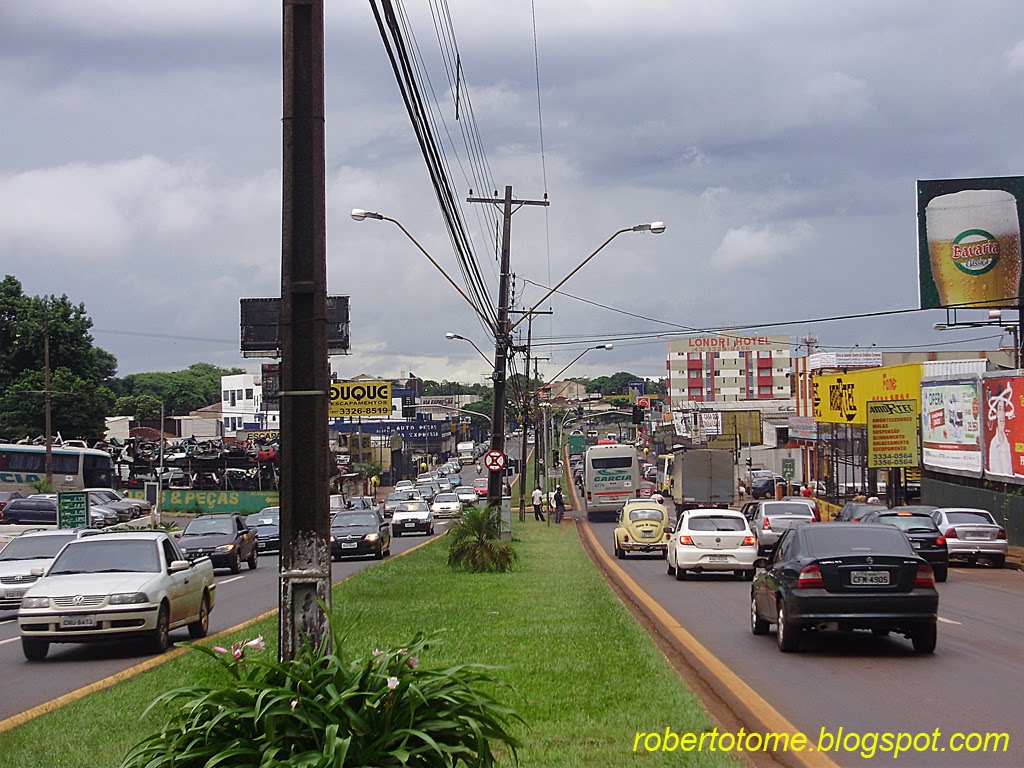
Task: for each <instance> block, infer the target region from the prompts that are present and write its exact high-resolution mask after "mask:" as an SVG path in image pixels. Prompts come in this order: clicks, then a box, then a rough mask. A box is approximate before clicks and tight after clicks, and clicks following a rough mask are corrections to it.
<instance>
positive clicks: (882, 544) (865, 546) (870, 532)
mask: <svg viewBox="0 0 1024 768" xmlns="http://www.w3.org/2000/svg"><path fill="white" fill-rule="evenodd" d="M802 530H803V534H804V541H805V542H807V548H808V549H809V550H810V552H811V553H812V554H813V555H814V556H815V557H819V558H820V557H836V556H839V555H880V554H885V555H913V554H914V550H913V549H911V547H910V542H909V541H907V538H906V536H905V535H904V534H903V533H902V532H901V531H898V530H896V529H895V528H875V527H874V526H866V525H807V526H804V527H803V529H802Z"/></svg>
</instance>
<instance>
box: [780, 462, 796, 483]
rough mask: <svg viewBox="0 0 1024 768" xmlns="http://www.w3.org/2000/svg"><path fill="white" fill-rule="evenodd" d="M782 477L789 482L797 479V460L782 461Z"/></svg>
mask: <svg viewBox="0 0 1024 768" xmlns="http://www.w3.org/2000/svg"><path fill="white" fill-rule="evenodd" d="M782 476H783V477H784V478H786V479H787V480H792V479H793V478H794V477H796V460H795V459H783V460H782Z"/></svg>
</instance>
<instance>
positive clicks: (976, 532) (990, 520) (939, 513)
mask: <svg viewBox="0 0 1024 768" xmlns="http://www.w3.org/2000/svg"><path fill="white" fill-rule="evenodd" d="M932 519H933V520H934V521H935V524H936V525H937V526H938V527H939V530H940V531H942V532H943V536H945V537H946V547H947V548H948V550H949V559H950V560H964V561H966V562H968V563H970V564H971V565H974V564H976V563H977V562H978V560H979V559H982V558H984V559H987V560H988V561H989V562H990V563H992V565H993V566H995V567H996V568H1002V567H1003V565H1004V564H1005V563H1006V554H1007V552H1008V551H1009V542H1008V541H1007V538H1006V529H1005V528H1004V527H1003V526H1001V525H999V523H997V522H996V521H995V518H994V517H992V515H991V513H989V512H987V511H985V510H984V509H973V508H970V507H939V508H938V509H935V510H933V511H932Z"/></svg>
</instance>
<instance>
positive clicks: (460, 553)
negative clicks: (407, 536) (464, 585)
mask: <svg viewBox="0 0 1024 768" xmlns="http://www.w3.org/2000/svg"><path fill="white" fill-rule="evenodd" d="M448 539H449V540H450V541H451V547H450V548H449V550H448V565H450V566H451V567H452V568H455V569H457V570H463V571H473V572H474V573H504V572H505V571H509V570H511V569H512V565H513V563H515V561H516V560H517V559H518V557H519V556H518V555H517V554H516V551H515V549H514V548H513V546H512V544H511V542H507V541H502V540H501V515H500V512H499V510H498V509H497V508H493V509H492V508H490V507H470V508H469V509H464V510H463V511H462V518H461V519H460V520H459V522H458V523H457V524H456V525H455V526H454V527H453V528H450V529H449V530H448Z"/></svg>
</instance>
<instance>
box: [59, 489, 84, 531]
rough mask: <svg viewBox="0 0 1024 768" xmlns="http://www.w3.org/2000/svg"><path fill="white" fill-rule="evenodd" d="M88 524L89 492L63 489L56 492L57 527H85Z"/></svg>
mask: <svg viewBox="0 0 1024 768" xmlns="http://www.w3.org/2000/svg"><path fill="white" fill-rule="evenodd" d="M88 526H89V494H88V493H87V492H86V491H64V492H62V493H58V494H57V527H58V528H87V527H88Z"/></svg>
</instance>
